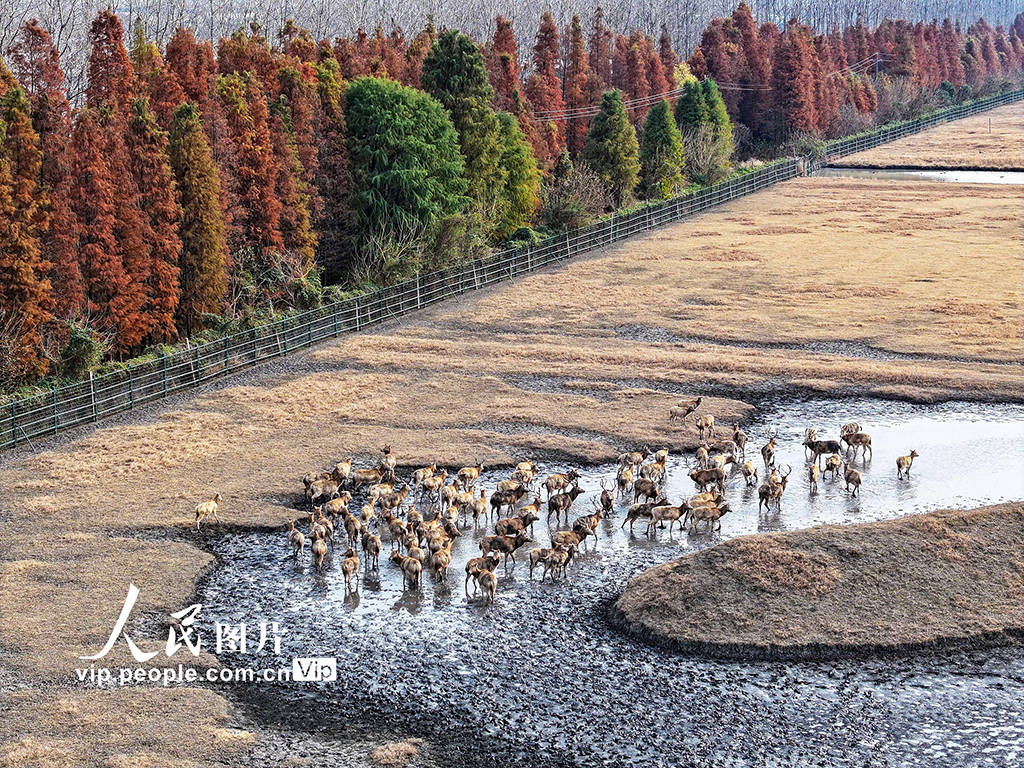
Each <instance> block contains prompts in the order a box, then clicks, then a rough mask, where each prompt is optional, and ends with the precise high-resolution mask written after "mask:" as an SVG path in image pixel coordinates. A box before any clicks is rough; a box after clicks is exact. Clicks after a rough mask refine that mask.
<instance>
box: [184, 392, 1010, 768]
mask: <svg viewBox="0 0 1024 768" xmlns="http://www.w3.org/2000/svg"><path fill="white" fill-rule="evenodd" d="M759 413H760V415H759V417H758V419H757V421H755V422H754V423H752V424H748V425H745V428H746V429H747V431H748V433H749V434H750V436H751V437H750V443H749V447H748V451H747V453H748V456H749V457H751V458H752V459H753V458H756V459H757V462H758V464H760V457H759V456H757V451H758V449H759V448H760V446H761V445H762V444H763V443H764V442H765V440H766V439H767V435H768V434H769V433H771V432H777V435H778V440H779V443H780V449H779V457H780V461H781V462H782V463H785V464H790V465H791V466H792V467H793V475H792V478H791V483H790V487H789V490H788V491H787V493H786V496H785V497H784V499H783V507H782V511H781V512H774V511H773V512H772V514H770V515H763V514H762V515H759V514H758V512H757V495H756V490H753V489H751V490H747V489H746V488H745V487H744V483H743V480H742V478H741V477H740V476H739V473H738V472H737V473H735V476H734V477H733V478H732V479H730V481H729V484H728V489H727V496H728V497H729V501H730V504H731V506H732V508H733V510H734V513H733V514H731V515H727V516H726V517H725V518H723V520H722V530H721V532H720V533H716V534H714V535H711V534H707V533H699V534H697V535H693V536H689V535H687V534H686V533H683V534H679V533H678V532H676V533H674V534H673V535H672V536H671V537H669V536H668V535H667V533H666V532H665V531H659V532H658V534H657V536H656V537H654V538H648V537H647V536H646V535H645V534H644V531H643V528H644V524H643V523H640V524H638V525H637V527H636V529H635V531H634V533H633V534H632V535H631V534H630V532H629V530H628V527H627V528H626V529H622V528H621V527H620V524H621V522H622V519H623V513H624V509H625V506H627V505H628V501H624V502H622V503H621V504H620V505H619V506H618V508H617V510H616V514H615V516H614V517H613V518H611V519H606V520H604V521H602V523H601V524H600V537H599V540H598V543H597V545H596V548H595V547H593V545H591V547H590V549H589V550H588V551H587V552H586V553H584V554H582V555H581V556H580V557H579V559H578V561H577V562H576V563H575V564H574V565H573V566H572V567H571V568H570V571H569V575H568V578H567V579H565V580H564V581H562V582H556V583H554V584H552V583H550V582H545V583H543V584H542V583H541V582H540V579H539V577H540V573H539V571H538V572H537V573H536V574H535V575H534V578H533V579H531V578H530V576H529V570H528V567H527V566H526V564H525V562H524V561H525V560H526V552H527V551H528V549H529V548H530V547H531V546H547V543H548V527H547V525H545V522H544V520H543V519H542V520H541V521H540V522H538V523H537V524H536V528H535V538H536V540H537V543H536V544H533V545H529V544H528V545H527V546H526V547H525V548H524V549H523V550H521V552H520V556H519V560H520V562H519V564H518V565H517V566H516V567H515V568H514V569H512V570H510V571H508V572H503V571H502V570H501V569H499V576H500V577H501V578H500V580H499V587H498V595H497V600H496V603H495V605H494V606H492V607H486V606H483V605H482V604H481V603H480V601H479V600H478V599H476V598H474V597H473V596H472V595H470V596H467V595H466V594H465V592H464V590H463V575H464V574H463V567H464V564H465V562H466V560H467V559H468V558H470V557H473V556H476V555H478V554H479V549H478V540H479V538H480V537H481V536H483V535H485V534H486V533H490V531H485V530H483V528H481V529H478V530H477V531H475V532H474V531H473V530H472V528H471V527H470V529H469V530H467V531H466V532H465V534H464V536H463V537H462V538H461V539H460V540H459V541H458V542H457V543H456V546H455V549H454V555H455V559H454V562H453V564H452V569H451V573H450V575H449V578H448V582H447V584H437V583H435V581H434V580H433V579H432V578H431V577H430V576H429V575H426V574H425V575H424V579H423V586H422V589H421V590H419V591H409V592H403V590H402V580H401V576H400V575H399V573H398V572H397V569H395V568H394V567H393V566H391V565H390V564H388V563H386V562H384V558H382V562H381V568H380V573H379V574H365V575H364V576H363V577H362V579H361V582H360V589H359V592H358V594H354V593H353V594H346V591H345V589H344V586H343V578H342V575H341V571H340V560H341V557H340V553H339V556H338V557H337V558H336V559H335V561H334V562H333V563H331V564H329V567H328V568H327V569H326V570H325V572H324V573H323V574H319V573H316V572H315V571H314V570H313V569H312V567H311V566H310V564H309V559H308V550H307V555H306V558H305V559H304V560H303V561H302V562H300V563H295V562H294V561H293V560H291V559H290V558H289V556H288V550H287V546H286V537H285V535H284V533H283V532H282V533H280V534H246V535H231V536H226V537H224V538H223V539H221V540H220V541H219V542H218V543H217V545H216V551H217V554H218V555H219V557H220V558H221V566H220V567H219V568H217V569H216V570H215V571H214V572H213V573H212V574H211V576H210V577H209V579H208V580H207V581H206V582H205V583H204V585H203V587H202V589H201V594H200V600H201V601H202V603H203V604H204V615H205V619H206V620H207V621H209V622H212V621H214V620H219V621H226V622H232V623H238V622H242V621H245V622H250V623H252V624H257V625H258V623H259V622H260V621H261V620H271V619H276V620H278V621H280V622H282V623H283V625H284V626H285V627H286V628H287V634H286V635H285V639H284V641H283V647H282V655H283V656H284V657H286V659H290V658H291V657H298V656H334V657H337V659H338V676H339V677H338V681H337V682H336V683H328V684H322V685H320V686H315V685H311V684H276V685H260V686H248V687H246V688H245V690H244V691H242V692H241V695H242V696H243V697H245V698H246V699H248V701H249V703H250V704H251V705H252V706H253V708H254V709H255V710H256V711H259V712H260V713H261V715H262V716H264V717H266V718H267V719H268V720H271V721H274V722H280V723H283V724H285V725H288V726H292V727H296V728H302V729H309V730H328V731H331V732H337V733H351V732H354V731H359V730H360V729H363V730H367V731H369V730H373V729H379V728H381V727H386V728H389V729H395V730H396V731H398V732H402V733H407V734H414V735H421V736H424V737H427V738H430V739H432V740H433V741H435V742H438V743H439V745H440V748H441V751H442V753H443V755H444V757H445V759H446V761H447V762H448V763H449V764H451V765H453V766H494V765H509V764H512V763H513V762H514V761H521V762H522V764H524V765H530V766H541V765H545V766H546V765H552V766H555V765H558V766H560V767H561V768H564V767H565V766H567V765H568V766H627V765H628V766H632V765H645V766H646V765H652V766H653V765H657V766H684V765H701V766H704V765H708V766H710V765H714V766H733V765H735V766H741V765H742V766H747V765H750V766H762V765H800V766H805V765H807V766H811V765H815V766H817V765H822V766H825V765H828V766H855V765H856V766H862V765H901V766H904V765H907V766H913V765H921V766H940V765H949V766H954V765H956V766H960V765H966V764H970V765H979V766H984V765H992V766H997V765H998V766H1002V765H1009V764H1012V763H1013V762H1014V759H1015V758H1019V757H1021V756H1024V704H1022V702H1024V651H1022V650H1021V649H1017V648H1007V649H1000V650H995V651H987V652H970V653H967V652H956V653H953V652H948V653H934V654H928V655H918V656H912V657H908V658H901V659H875V660H869V661H866V662H853V661H848V662H828V663H798V664H784V663H735V662H720V661H709V660H706V659H701V658H695V657H687V656H683V655H679V654H675V653H672V652H669V651H663V650H660V649H654V648H651V647H648V646H645V645H642V644H639V643H637V642H635V641H634V640H632V639H630V638H628V637H625V636H623V635H621V634H619V633H617V632H616V631H614V630H612V629H611V628H610V627H609V626H608V624H607V622H606V620H605V615H604V606H605V604H606V603H607V601H608V600H610V599H612V598H614V597H615V596H616V595H617V594H618V593H619V592H620V591H621V589H622V587H623V585H624V584H625V582H626V581H627V580H628V578H629V577H630V576H631V575H633V574H635V573H637V572H638V571H640V570H642V569H644V568H647V567H650V566H652V565H655V564H658V563H661V562H664V561H666V560H668V559H670V558H673V557H677V556H679V555H681V554H684V553H686V552H690V551H693V550H695V549H698V548H701V547H705V546H709V545H711V544H714V543H716V542H717V541H721V540H723V539H726V538H730V537H734V536H740V535H745V534H750V533H755V532H757V531H766V530H790V529H795V528H803V527H807V526H810V525H815V524H818V523H855V522H865V521H870V520H878V519H884V518H890V517H894V516H899V515H903V514H908V513H912V512H920V511H927V510H931V509H935V508H937V507H962V508H966V507H973V506H977V505H979V504H984V503H995V502H998V501H1003V500H1011V499H1022V498H1024V473H1021V472H1020V467H1021V466H1022V464H1024V407H1022V406H1015V405H1008V406H996V405H976V404H963V403H954V404H945V405H939V406H920V405H911V404H904V403H897V402H889V401H879V400H851V401H839V402H836V401H827V400H820V399H812V400H800V401H792V400H791V401H785V402H780V403H774V404H771V405H765V404H762V406H761V408H760V412H759ZM850 420H856V421H859V422H860V423H861V424H862V426H863V427H864V429H865V430H866V431H868V432H870V433H871V435H872V437H873V443H874V446H875V455H874V457H873V460H871V461H868V462H867V463H866V464H865V463H862V462H861V461H860V460H858V461H857V467H858V469H861V470H862V472H863V473H864V484H863V487H862V492H861V496H860V497H859V498H850V497H849V496H848V495H847V494H846V492H845V491H844V489H843V488H842V483H841V482H830V481H822V482H821V483H820V490H819V492H818V493H817V494H811V493H810V492H809V490H808V485H807V481H806V479H805V474H804V473H805V467H806V463H805V460H804V455H803V448H802V447H801V445H800V441H801V438H802V435H803V429H804V427H805V426H814V427H816V428H818V429H819V431H820V432H821V433H822V434H823V436H825V435H827V436H830V437H836V436H837V435H836V433H837V432H838V427H839V424H841V423H843V422H846V421H850ZM382 439H383V438H382ZM651 447H652V448H659V447H662V446H651ZM669 447H670V448H671V446H669ZM911 449H914V450H916V451H917V452H918V453H919V454H920V458H918V459H917V461H916V462H915V464H914V467H913V472H912V476H911V479H910V480H907V481H898V480H897V479H896V470H895V460H896V457H897V456H898V455H902V454H906V453H909V451H910V450H911ZM690 462H691V457H690V456H689V455H686V456H680V455H678V454H677V453H673V455H672V456H671V458H670V461H669V481H668V486H667V492H668V496H669V498H670V499H672V500H677V499H679V498H681V497H683V496H689V495H691V494H692V493H693V492H694V488H693V484H692V482H691V481H690V480H689V478H688V477H687V476H686V472H687V470H688V468H689V465H690ZM567 468H568V467H566V466H563V465H559V464H554V463H550V464H548V465H545V466H542V474H543V473H547V472H553V471H562V470H564V469H567ZM614 469H615V468H614V467H612V466H602V467H590V468H586V469H584V470H582V472H581V474H582V481H581V482H582V487H583V488H584V489H585V490H586V491H587V494H586V495H584V496H582V497H581V498H580V499H579V500H578V501H577V505H576V507H575V508H574V509H573V514H574V515H578V514H583V513H585V512H588V511H590V505H591V502H590V499H591V498H593V497H596V496H597V495H598V494H599V492H600V486H599V483H600V481H601V480H605V481H606V482H607V481H609V480H611V478H612V477H613V476H614ZM506 475H507V472H505V471H501V472H498V471H495V472H486V473H485V476H484V478H483V484H484V487H485V488H487V489H488V490H491V489H492V488H493V487H494V484H495V482H496V481H497V480H499V479H503V478H504V477H505V476H506ZM296 483H297V484H298V481H297V480H296ZM299 490H301V486H300V487H299ZM542 495H543V494H542ZM297 514H298V513H297V512H296V510H294V509H284V508H283V509H282V520H284V519H286V516H288V515H293V516H294V515H297ZM563 527H564V526H563ZM388 548H389V547H388V544H387V542H385V550H387V549H388ZM211 631H212V630H211ZM261 658H262V657H261ZM239 663H243V662H241V661H240V662H239ZM244 663H246V664H248V663H251V661H250V660H249V658H248V657H246V661H245V662H244ZM263 663H265V664H268V665H275V666H276V665H278V664H279V663H280V659H276V660H275V659H274V658H264V659H263ZM965 756H969V758H968V757H965Z"/></svg>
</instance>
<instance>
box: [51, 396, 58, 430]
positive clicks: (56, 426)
mask: <svg viewBox="0 0 1024 768" xmlns="http://www.w3.org/2000/svg"><path fill="white" fill-rule="evenodd" d="M51 390H52V391H53V431H54V432H56V431H57V430H58V429H59V428H60V416H59V414H58V413H57V385H56V384H54V385H53V386H52V387H51Z"/></svg>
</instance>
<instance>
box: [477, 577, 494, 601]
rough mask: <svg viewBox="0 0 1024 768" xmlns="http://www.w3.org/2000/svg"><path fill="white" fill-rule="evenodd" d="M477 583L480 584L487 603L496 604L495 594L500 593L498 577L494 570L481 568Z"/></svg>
mask: <svg viewBox="0 0 1024 768" xmlns="http://www.w3.org/2000/svg"><path fill="white" fill-rule="evenodd" d="M476 583H477V584H479V585H480V592H481V593H483V596H484V599H485V600H486V601H487V605H493V604H494V596H495V595H496V594H497V593H498V577H497V576H496V575H495V574H494V571H493V570H481V571H480V573H478V574H477V576H476Z"/></svg>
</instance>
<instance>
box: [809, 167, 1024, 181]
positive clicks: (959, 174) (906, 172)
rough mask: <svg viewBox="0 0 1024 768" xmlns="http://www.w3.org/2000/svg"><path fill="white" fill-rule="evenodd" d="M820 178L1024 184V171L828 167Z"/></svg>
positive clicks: (818, 172)
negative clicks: (847, 177) (839, 177)
mask: <svg viewBox="0 0 1024 768" xmlns="http://www.w3.org/2000/svg"><path fill="white" fill-rule="evenodd" d="M815 173H816V174H817V175H819V176H849V177H853V178H862V179H889V180H895V181H906V180H908V179H910V180H913V179H920V180H922V181H952V182H956V183H959V184H1024V171H959V170H944V169H941V168H936V169H934V170H930V169H919V168H857V167H855V166H850V167H845V166H839V167H834V168H833V167H828V168H822V169H820V170H818V171H816V172H815Z"/></svg>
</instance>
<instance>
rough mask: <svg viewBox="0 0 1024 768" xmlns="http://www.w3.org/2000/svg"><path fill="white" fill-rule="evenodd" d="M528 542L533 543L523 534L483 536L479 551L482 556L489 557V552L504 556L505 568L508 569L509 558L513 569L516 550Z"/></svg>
mask: <svg viewBox="0 0 1024 768" xmlns="http://www.w3.org/2000/svg"><path fill="white" fill-rule="evenodd" d="M528 541H533V539H531V538H530V537H529V536H528V535H526V534H525V533H517V534H516V535H515V536H484V537H483V538H482V539H481V540H480V551H481V552H482V553H483V554H484V555H489V554H491V552H498V553H500V554H502V555H504V556H505V560H504V565H505V567H506V568H508V561H509V559H510V558H511V560H512V567H513V568H515V563H516V550H517V549H519V548H520V547H521V546H523V544H525V543H526V542H528Z"/></svg>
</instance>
